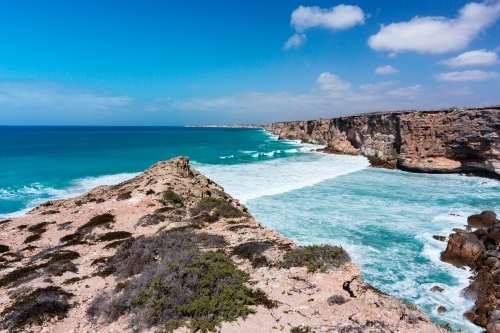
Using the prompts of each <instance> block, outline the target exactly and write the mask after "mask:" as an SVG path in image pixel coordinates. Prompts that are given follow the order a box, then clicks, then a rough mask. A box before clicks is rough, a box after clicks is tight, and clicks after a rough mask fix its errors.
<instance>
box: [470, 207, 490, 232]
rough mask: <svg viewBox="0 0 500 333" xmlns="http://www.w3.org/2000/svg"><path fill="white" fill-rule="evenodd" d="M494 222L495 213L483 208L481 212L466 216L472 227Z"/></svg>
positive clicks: (486, 225)
mask: <svg viewBox="0 0 500 333" xmlns="http://www.w3.org/2000/svg"><path fill="white" fill-rule="evenodd" d="M496 223H497V214H496V213H495V212H492V211H490V210H485V211H484V212H482V213H481V214H475V215H471V216H469V217H468V218H467V224H468V225H469V226H470V227H472V228H483V227H486V228H487V227H490V226H492V225H494V224H496Z"/></svg>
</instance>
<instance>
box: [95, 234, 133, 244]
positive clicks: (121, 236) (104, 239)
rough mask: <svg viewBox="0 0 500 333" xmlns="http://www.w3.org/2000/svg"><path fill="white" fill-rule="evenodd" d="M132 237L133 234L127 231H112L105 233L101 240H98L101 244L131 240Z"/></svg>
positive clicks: (100, 237)
mask: <svg viewBox="0 0 500 333" xmlns="http://www.w3.org/2000/svg"><path fill="white" fill-rule="evenodd" d="M130 236H132V234H131V233H130V232H127V231H111V232H107V233H105V234H104V235H102V236H99V238H97V240H98V241H99V242H109V241H112V240H117V239H124V238H129V237H130Z"/></svg>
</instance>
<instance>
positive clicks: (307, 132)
mask: <svg viewBox="0 0 500 333" xmlns="http://www.w3.org/2000/svg"><path fill="white" fill-rule="evenodd" d="M265 129H266V130H267V131H269V132H272V133H273V134H276V135H278V136H279V138H280V139H300V140H302V142H311V143H317V144H324V145H326V146H327V147H328V151H330V152H334V153H341V154H349V155H352V154H356V155H358V154H359V155H363V156H366V157H368V158H370V160H371V161H372V163H373V164H375V165H383V166H385V167H391V166H392V167H396V168H398V169H402V170H408V171H415V172H430V173H456V172H464V173H473V174H477V175H484V176H489V177H493V178H497V179H499V178H500V106H492V107H485V108H465V109H458V108H452V109H443V110H438V111H396V112H377V113H367V114H359V115H353V116H345V117H339V118H332V119H318V120H310V121H289V122H276V123H272V124H270V125H267V126H266V127H265Z"/></svg>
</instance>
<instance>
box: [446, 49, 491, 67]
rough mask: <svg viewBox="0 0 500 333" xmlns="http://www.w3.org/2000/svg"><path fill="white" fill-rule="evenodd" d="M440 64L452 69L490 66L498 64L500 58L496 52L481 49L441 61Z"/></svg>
mask: <svg viewBox="0 0 500 333" xmlns="http://www.w3.org/2000/svg"><path fill="white" fill-rule="evenodd" d="M440 63H441V64H444V65H447V66H450V67H465V66H490V65H494V64H496V63H498V56H497V54H496V53H495V52H491V51H486V50H485V49H481V50H476V51H469V52H465V53H462V54H460V55H458V56H456V57H454V58H450V59H446V60H441V61H440Z"/></svg>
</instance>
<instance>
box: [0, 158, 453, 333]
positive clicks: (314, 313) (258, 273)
mask: <svg viewBox="0 0 500 333" xmlns="http://www.w3.org/2000/svg"><path fill="white" fill-rule="evenodd" d="M0 331H1V332H51V333H62V332H72V333H76V332H102V333H104V332H106V333H108V332H193V331H199V332H207V331H221V332H294V333H301V332H302V333H305V332H409V333H411V332H426V333H429V332H431V333H432V332H436V333H437V332H446V331H447V330H446V329H445V328H444V327H441V326H438V325H435V324H433V323H432V322H430V321H429V318H428V317H427V316H426V315H425V314H424V313H422V311H420V310H419V309H418V308H417V307H415V306H412V305H409V304H406V303H403V302H402V301H400V300H398V299H396V298H395V297H392V296H388V295H385V294H384V293H382V292H380V291H378V290H377V289H375V288H373V287H372V286H370V285H368V284H365V283H364V282H363V281H362V278H361V274H360V270H359V268H358V267H357V266H356V265H355V264H354V263H353V262H351V261H350V260H349V256H348V254H347V253H346V252H345V251H344V250H343V249H342V247H339V246H334V245H323V246H319V245H316V246H304V247H300V246H296V245H295V244H294V243H293V242H292V241H291V240H289V239H287V238H285V237H283V236H281V235H279V234H277V233H275V232H273V231H272V230H269V229H266V228H265V227H263V226H262V225H261V224H260V223H259V222H257V221H256V220H255V219H254V218H253V217H252V216H251V215H250V214H249V213H248V211H247V209H246V208H245V206H243V205H242V204H240V203H239V202H238V200H236V199H234V198H232V197H231V196H230V195H229V194H227V193H225V192H224V189H223V188H222V187H221V186H219V185H217V184H216V183H214V182H213V181H211V180H210V179H208V178H206V177H205V176H203V175H201V174H200V173H198V172H197V171H196V170H194V169H193V168H191V166H190V165H189V160H188V159H187V158H184V157H180V158H174V159H172V160H169V161H166V162H160V163H157V164H155V165H153V166H152V167H150V168H149V169H147V170H146V171H144V172H143V173H141V174H140V175H138V176H137V177H135V178H133V179H131V180H129V181H126V182H123V183H121V184H118V185H114V186H99V187H97V188H95V189H93V190H92V191H90V192H88V193H85V194H83V195H81V196H78V197H76V198H71V199H66V200H56V201H48V202H46V203H44V204H42V205H40V206H38V207H36V208H35V209H33V210H32V211H30V212H29V213H27V214H26V215H24V216H21V217H16V218H12V219H6V220H3V221H0Z"/></svg>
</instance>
